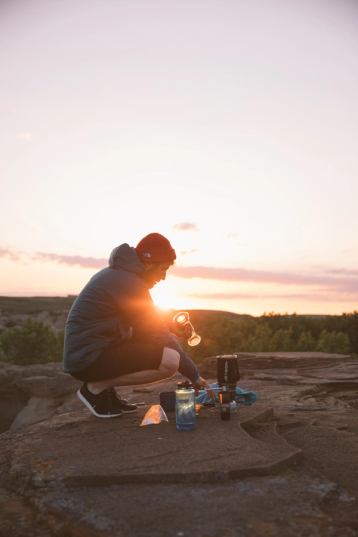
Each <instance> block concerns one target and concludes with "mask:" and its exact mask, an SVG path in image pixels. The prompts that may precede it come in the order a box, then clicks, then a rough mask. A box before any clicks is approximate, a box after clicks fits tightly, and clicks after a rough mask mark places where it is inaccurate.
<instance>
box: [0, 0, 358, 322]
mask: <svg viewBox="0 0 358 537" xmlns="http://www.w3.org/2000/svg"><path fill="white" fill-rule="evenodd" d="M357 28H358V4H357V2H355V1H353V0H352V1H351V0H250V1H244V0H242V1H241V0H191V1H190V2H189V1H186V0H71V1H70V2H60V1H58V0H31V1H26V0H1V2H0V67H1V69H0V118H1V119H0V186H1V190H0V192H1V194H0V229H1V236H0V294H1V295H67V294H77V293H78V292H79V291H80V290H81V288H82V287H83V285H84V284H85V283H86V282H87V281H88V279H89V278H90V277H91V275H92V274H94V272H95V271H96V270H98V269H100V268H102V267H104V266H106V264H107V259H108V257H109V254H110V251H111V250H112V248H114V247H115V246H117V245H118V244H121V243H124V242H127V243H129V244H130V245H132V246H135V244H136V243H137V242H138V241H139V240H140V239H141V238H142V237H143V236H144V235H146V234H147V233H150V232H153V231H157V232H160V233H162V234H164V235H166V236H167V237H168V238H169V239H170V241H171V243H172V244H173V246H174V248H175V249H176V251H177V256H178V259H177V263H176V265H175V267H173V268H172V269H171V270H170V272H169V273H168V277H167V280H166V281H165V282H161V283H160V284H159V285H158V286H157V287H156V288H155V289H154V290H153V297H154V299H155V301H156V303H157V304H158V305H160V306H163V307H165V306H168V307H174V308H207V309H221V310H229V311H234V312H238V313H250V314H253V315H261V314H263V313H264V312H269V311H276V312H281V313H282V312H289V313H293V312H297V313H342V312H349V311H353V310H356V309H358V308H357V304H358V209H357V203H358V173H357V172H358V147H357V146H358V143H357V142H358V98H357V96H358V32H357Z"/></svg>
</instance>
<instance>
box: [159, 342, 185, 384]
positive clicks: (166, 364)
mask: <svg viewBox="0 0 358 537" xmlns="http://www.w3.org/2000/svg"><path fill="white" fill-rule="evenodd" d="M179 361H180V354H179V353H178V351H176V350H174V349H170V348H169V347H164V349H163V356H162V361H161V364H160V366H159V371H161V372H162V373H164V374H165V375H166V376H168V377H172V376H173V375H175V373H176V372H177V371H178V369H179Z"/></svg>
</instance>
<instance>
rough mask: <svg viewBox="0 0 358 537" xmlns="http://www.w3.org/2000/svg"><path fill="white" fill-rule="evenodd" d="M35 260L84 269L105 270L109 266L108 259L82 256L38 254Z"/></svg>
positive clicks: (34, 257)
mask: <svg viewBox="0 0 358 537" xmlns="http://www.w3.org/2000/svg"><path fill="white" fill-rule="evenodd" d="M33 259H34V260H35V261H50V262H51V261H54V262H55V263H60V264H62V265H70V266H72V265H77V266H80V267H83V268H103V267H106V266H107V265H108V259H104V258H98V257H82V256H80V255H60V254H51V253H45V252H37V253H36V254H35V255H34V256H33Z"/></svg>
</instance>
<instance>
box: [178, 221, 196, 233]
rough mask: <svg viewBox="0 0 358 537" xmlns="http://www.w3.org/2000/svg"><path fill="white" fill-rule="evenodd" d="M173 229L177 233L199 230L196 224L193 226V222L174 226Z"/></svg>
mask: <svg viewBox="0 0 358 537" xmlns="http://www.w3.org/2000/svg"><path fill="white" fill-rule="evenodd" d="M173 229H175V231H198V230H199V228H198V226H197V225H196V224H193V223H192V222H180V223H178V224H175V225H174V226H173Z"/></svg>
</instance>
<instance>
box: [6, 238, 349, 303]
mask: <svg viewBox="0 0 358 537" xmlns="http://www.w3.org/2000/svg"><path fill="white" fill-rule="evenodd" d="M1 257H4V258H9V259H11V260H12V261H15V262H19V261H24V260H25V261H26V260H29V259H30V260H34V261H40V262H41V261H43V262H53V263H60V264H63V265H68V266H74V265H76V266H79V267H82V268H86V269H87V268H91V269H101V268H103V267H106V266H108V260H107V259H105V258H98V257H84V256H80V255H62V254H56V253H48V252H37V253H36V254H34V255H29V254H27V253H25V252H20V251H17V250H14V249H11V248H1V247H0V258H1ZM170 275H172V276H175V277H177V278H201V279H210V280H217V281H222V282H230V283H233V282H236V283H237V284H240V283H243V282H250V283H257V284H275V285H279V286H283V287H287V286H296V287H300V288H301V289H302V293H299V292H295V293H294V294H293V293H287V294H285V293H279V292H278V293H277V294H276V293H275V294H269V295H265V294H264V293H262V291H261V290H260V294H257V295H256V294H255V293H251V294H248V293H240V292H237V293H203V294H195V295H190V296H195V297H196V298H205V299H213V300H215V299H216V300H220V299H225V300H231V299H232V300H235V299H256V298H260V297H261V298H275V299H291V300H293V299H294V300H299V299H301V300H302V299H306V300H317V301H333V300H336V301H337V300H344V301H348V302H354V301H355V302H357V301H358V277H357V276H358V270H353V269H344V268H340V269H334V268H329V267H325V268H324V269H321V271H320V272H318V271H317V270H316V271H315V272H313V271H312V272H311V273H310V274H308V273H303V274H302V273H297V272H279V271H264V270H261V271H260V270H250V269H244V268H229V267H208V266H192V267H190V266H189V267H181V266H176V265H174V266H173V267H172V268H171V269H170Z"/></svg>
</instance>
